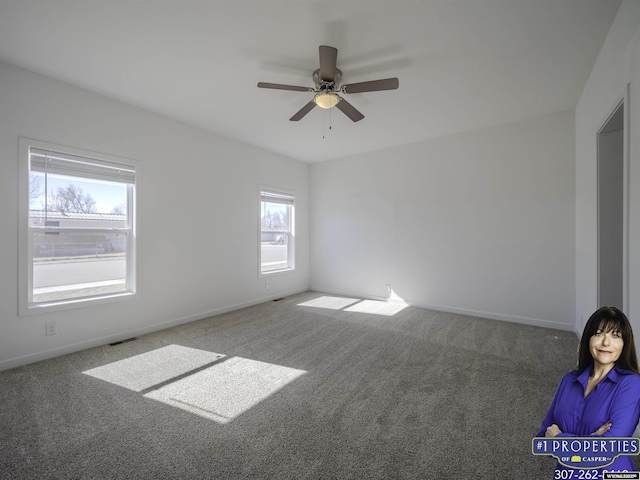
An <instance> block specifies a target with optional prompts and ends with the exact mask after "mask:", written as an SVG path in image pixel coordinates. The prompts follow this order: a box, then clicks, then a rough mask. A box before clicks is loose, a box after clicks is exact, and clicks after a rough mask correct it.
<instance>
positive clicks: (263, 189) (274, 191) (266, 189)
mask: <svg viewBox="0 0 640 480" xmlns="http://www.w3.org/2000/svg"><path fill="white" fill-rule="evenodd" d="M264 193H267V194H271V195H273V196H274V198H276V197H278V196H281V197H288V198H290V199H291V202H290V203H286V202H284V201H283V202H282V203H285V204H286V205H287V209H288V217H289V229H288V231H286V232H282V233H285V234H286V235H287V242H286V245H287V266H286V268H280V269H277V270H270V271H263V270H262V234H263V231H262V203H263V196H264ZM295 202H296V199H295V192H294V191H292V190H287V189H283V188H279V187H272V186H268V185H259V186H258V278H264V277H269V276H273V275H281V274H286V273H287V272H293V271H294V270H295V269H296V261H295V258H296V255H295V237H296V235H295Z"/></svg>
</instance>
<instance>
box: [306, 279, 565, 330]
mask: <svg viewBox="0 0 640 480" xmlns="http://www.w3.org/2000/svg"><path fill="white" fill-rule="evenodd" d="M310 290H313V291H314V292H318V293H326V294H328V295H340V296H346V297H356V298H362V299H366V300H379V301H382V302H387V301H391V302H394V301H398V300H394V299H389V298H388V297H380V296H376V295H363V294H361V293H356V292H345V291H336V290H332V289H325V288H320V287H311V288H310ZM403 301H404V303H406V304H407V305H411V306H413V307H418V308H424V309H427V310H436V311H438V312H446V313H455V314H458V315H466V316H470V317H479V318H487V319H490V320H501V321H504V322H511V323H519V324H522V325H530V326H533V327H542V328H551V329H554V330H563V331H566V332H575V325H569V324H566V323H561V322H554V321H551V320H542V319H537V318H528V317H519V316H514V315H504V314H500V313H492V312H483V311H479V310H468V309H464V308H457V307H451V306H447V305H434V304H427V303H422V302H414V301H411V300H405V299H403Z"/></svg>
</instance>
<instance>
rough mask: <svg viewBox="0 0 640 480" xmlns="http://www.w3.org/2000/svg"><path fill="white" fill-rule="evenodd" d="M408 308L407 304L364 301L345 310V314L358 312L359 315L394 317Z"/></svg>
mask: <svg viewBox="0 0 640 480" xmlns="http://www.w3.org/2000/svg"><path fill="white" fill-rule="evenodd" d="M405 308H407V304H406V303H390V302H379V301H375V300H363V301H362V302H360V303H356V304H355V305H352V306H350V307H348V308H345V309H344V310H345V312H358V313H370V314H373V315H385V316H388V317H392V316H393V315H395V314H396V313H398V312H401V311H402V310H404V309H405Z"/></svg>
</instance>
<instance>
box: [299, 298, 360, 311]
mask: <svg viewBox="0 0 640 480" xmlns="http://www.w3.org/2000/svg"><path fill="white" fill-rule="evenodd" d="M359 301H360V299H359V298H344V297H327V296H322V297H318V298H314V299H313V300H309V301H308V302H303V303H299V304H298V306H299V307H315V308H328V309H330V310H342V309H343V308H345V307H348V306H349V305H353V304H354V303H357V302H359Z"/></svg>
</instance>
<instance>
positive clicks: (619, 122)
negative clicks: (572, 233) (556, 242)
mask: <svg viewBox="0 0 640 480" xmlns="http://www.w3.org/2000/svg"><path fill="white" fill-rule="evenodd" d="M624 145H625V109H624V100H623V101H621V102H620V103H619V104H618V105H617V106H616V107H615V109H614V111H613V113H612V114H611V115H610V116H609V117H608V119H607V120H606V122H605V123H604V125H603V126H602V128H601V129H600V131H599V132H598V307H601V306H604V305H609V306H615V307H618V308H620V309H622V310H624V309H625V304H624V301H625V294H624V291H625V290H624V289H625V285H626V282H625V271H626V269H625V257H626V255H625V242H624V239H625V233H624V232H625V228H626V225H625V210H626V209H625V194H626V189H625V186H624V182H625V161H624V159H625V148H624Z"/></svg>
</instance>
